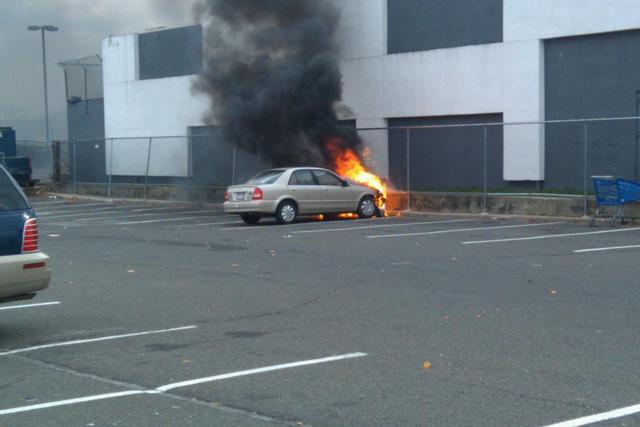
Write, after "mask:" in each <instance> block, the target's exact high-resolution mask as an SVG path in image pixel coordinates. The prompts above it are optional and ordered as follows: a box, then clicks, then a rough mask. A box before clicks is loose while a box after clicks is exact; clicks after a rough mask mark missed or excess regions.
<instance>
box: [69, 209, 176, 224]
mask: <svg viewBox="0 0 640 427" xmlns="http://www.w3.org/2000/svg"><path fill="white" fill-rule="evenodd" d="M161 209H162V208H148V209H147V210H146V212H153V211H158V210H161ZM131 212H145V211H144V210H142V209H136V210H133V211H127V212H118V213H116V214H114V215H104V216H92V217H90V218H82V219H77V220H76V221H95V220H100V219H109V218H116V217H121V216H125V217H127V218H140V217H147V216H159V215H177V214H181V213H183V212H181V211H175V210H174V212H158V213H143V214H141V213H136V214H133V215H131ZM102 213H103V212H100V215H102Z"/></svg>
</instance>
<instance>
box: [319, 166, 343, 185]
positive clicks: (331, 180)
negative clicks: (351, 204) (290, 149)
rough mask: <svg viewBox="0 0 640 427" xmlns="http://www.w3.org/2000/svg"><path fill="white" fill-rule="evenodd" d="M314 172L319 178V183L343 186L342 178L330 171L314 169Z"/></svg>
mask: <svg viewBox="0 0 640 427" xmlns="http://www.w3.org/2000/svg"><path fill="white" fill-rule="evenodd" d="M313 173H314V175H315V176H316V179H317V180H318V184H320V185H333V186H336V187H341V186H342V181H341V180H340V178H338V177H337V176H335V175H334V174H332V173H330V172H327V171H323V170H314V171H313Z"/></svg>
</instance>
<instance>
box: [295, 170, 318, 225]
mask: <svg viewBox="0 0 640 427" xmlns="http://www.w3.org/2000/svg"><path fill="white" fill-rule="evenodd" d="M289 190H290V191H291V194H293V197H295V199H296V201H297V202H298V213H301V214H305V213H317V212H322V188H320V186H319V185H318V184H317V182H316V179H315V177H314V176H313V173H312V172H311V170H310V169H298V170H296V171H293V173H292V174H291V177H290V178H289Z"/></svg>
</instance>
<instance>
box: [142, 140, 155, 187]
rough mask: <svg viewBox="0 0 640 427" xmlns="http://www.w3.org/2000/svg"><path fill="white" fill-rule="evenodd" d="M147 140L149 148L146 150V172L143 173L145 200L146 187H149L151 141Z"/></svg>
mask: <svg viewBox="0 0 640 427" xmlns="http://www.w3.org/2000/svg"><path fill="white" fill-rule="evenodd" d="M152 140H153V138H149V146H148V148H147V170H146V171H145V173H144V199H145V200H147V186H148V185H149V163H151V141H152Z"/></svg>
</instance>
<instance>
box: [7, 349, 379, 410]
mask: <svg viewBox="0 0 640 427" xmlns="http://www.w3.org/2000/svg"><path fill="white" fill-rule="evenodd" d="M364 356H367V354H366V353H348V354H341V355H337V356H330V357H323V358H321V359H311V360H302V361H299V362H291V363H283V364H280V365H273V366H265V367H262V368H255V369H249V370H246V371H238V372H230V373H227V374H221V375H215V376H212V377H205V378H197V379H193V380H188V381H181V382H177V383H171V384H166V385H163V386H160V387H157V388H155V389H142V390H127V391H119V392H114V393H104V394H94V395H91V396H82V397H76V398H73V399H65V400H57V401H53V402H45V403H38V404H35V405H28V406H18V407H15V408H7V409H2V410H0V415H9V414H17V413H20V412H29V411H35V410H39V409H48V408H55V407H57V406H65V405H74V404H77V403H85V402H95V401H97V400H105V399H112V398H115V397H123V396H133V395H138V394H162V393H164V392H167V391H169V390H173V389H176V388H180V387H188V386H192V385H197V384H202V383H207V382H213V381H221V380H225V379H229V378H236V377H243V376H247V375H255V374H261V373H264V372H271V371H278V370H282V369H290V368H296V367H300V366H308V365H317V364H320V363H328V362H335V361H338V360H345V359H353V358H357V357H364Z"/></svg>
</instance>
